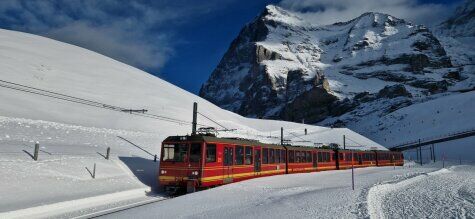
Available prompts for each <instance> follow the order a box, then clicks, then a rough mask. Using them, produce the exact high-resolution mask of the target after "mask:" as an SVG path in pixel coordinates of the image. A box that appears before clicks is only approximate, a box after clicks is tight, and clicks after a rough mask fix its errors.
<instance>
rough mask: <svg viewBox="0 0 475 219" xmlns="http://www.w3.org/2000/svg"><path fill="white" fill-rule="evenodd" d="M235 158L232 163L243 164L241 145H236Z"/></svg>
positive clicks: (242, 148)
mask: <svg viewBox="0 0 475 219" xmlns="http://www.w3.org/2000/svg"><path fill="white" fill-rule="evenodd" d="M235 158H236V160H235V161H234V164H236V165H242V164H244V147H243V146H236V156H235Z"/></svg>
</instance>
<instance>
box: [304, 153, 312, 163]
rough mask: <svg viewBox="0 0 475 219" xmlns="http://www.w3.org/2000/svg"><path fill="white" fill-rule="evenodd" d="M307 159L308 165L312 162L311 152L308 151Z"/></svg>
mask: <svg viewBox="0 0 475 219" xmlns="http://www.w3.org/2000/svg"><path fill="white" fill-rule="evenodd" d="M305 157H306V158H307V159H306V160H307V163H311V162H312V153H310V151H307V152H305Z"/></svg>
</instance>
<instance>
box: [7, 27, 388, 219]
mask: <svg viewBox="0 0 475 219" xmlns="http://www.w3.org/2000/svg"><path fill="white" fill-rule="evenodd" d="M0 69H2V70H1V73H0V80H1V81H0V103H1V104H0V175H2V177H1V178H0V212H4V211H12V210H17V209H24V208H27V207H37V206H40V205H48V204H53V203H57V202H64V201H70V200H75V199H82V200H83V201H79V202H67V203H69V204H68V205H64V204H59V205H58V206H56V207H55V208H54V209H49V208H48V209H47V211H45V213H47V215H50V214H49V213H58V212H60V211H61V212H62V211H68V210H69V211H71V210H73V209H71V208H74V209H79V208H82V207H86V206H91V204H88V200H89V199H88V197H91V196H100V197H99V198H97V199H94V200H103V198H101V197H102V196H103V195H106V196H107V195H108V194H110V193H115V192H123V193H118V194H116V195H112V196H110V197H121V198H122V199H124V197H123V196H124V194H125V195H128V194H131V197H132V198H135V199H139V200H141V201H143V200H144V199H145V200H148V199H150V197H148V196H147V194H148V193H149V192H150V188H156V183H157V180H156V173H157V168H158V165H157V164H158V163H156V162H153V155H155V154H156V155H160V144H161V142H162V140H163V139H164V138H165V137H167V136H170V135H186V134H189V133H190V132H191V124H190V123H191V119H192V106H193V102H198V110H199V112H200V113H202V114H204V115H206V116H208V117H210V118H212V119H213V120H215V121H217V122H219V123H220V124H222V125H223V126H225V127H226V128H229V129H236V131H233V132H225V133H222V134H220V136H232V137H243V138H254V139H259V140H261V141H263V142H279V138H278V136H279V134H280V127H284V129H285V131H286V132H285V138H286V139H288V138H293V139H294V140H299V139H298V138H297V137H295V136H294V135H302V134H303V133H304V130H305V129H307V130H308V132H309V133H316V132H324V133H325V135H321V136H320V137H319V138H318V139H312V141H311V142H306V144H309V145H313V142H314V141H316V140H318V142H322V143H326V144H328V143H338V144H342V135H346V136H348V138H351V139H354V140H355V141H357V142H359V143H361V144H364V145H365V147H364V148H359V149H370V148H372V147H377V148H379V149H382V150H385V148H384V147H382V146H381V145H379V144H377V143H375V142H373V141H371V140H370V139H367V138H365V137H363V136H361V135H359V134H357V133H355V132H353V131H351V130H349V129H346V128H341V129H331V128H325V127H319V126H313V125H303V124H298V123H291V122H282V121H272V120H258V119H249V118H245V117H242V116H240V115H237V114H235V113H232V112H229V111H226V110H223V109H221V108H219V107H217V106H216V105H214V104H212V103H210V102H208V101H206V100H204V99H202V98H200V97H198V96H196V95H193V94H191V93H189V92H187V91H184V90H182V89H180V88H178V87H176V86H174V85H172V84H170V83H167V82H165V81H163V80H161V79H159V78H156V77H154V76H152V75H150V74H148V73H146V72H143V71H140V70H138V69H136V68H133V67H131V66H128V65H125V64H123V63H120V62H118V61H115V60H113V59H110V58H107V57H105V56H102V55H99V54H97V53H94V52H91V51H88V50H85V49H82V48H79V47H76V46H72V45H69V44H65V43H61V42H58V41H54V40H51V39H48V38H44V37H40V36H35V35H31V34H26V33H20V32H14V31H8V30H0ZM5 81H7V82H13V83H17V84H22V85H26V86H30V87H35V88H40V89H45V90H48V91H53V92H56V93H61V94H65V95H70V96H74V97H78V98H84V99H88V100H93V101H97V102H100V103H104V104H109V105H114V106H119V107H123V108H127V109H147V110H148V113H151V114H154V115H160V116H166V117H169V118H174V119H179V120H183V121H184V122H178V123H173V122H168V121H164V120H155V119H151V118H144V117H140V116H135V115H131V114H128V113H123V112H117V111H112V110H107V109H104V108H97V107H92V106H87V105H82V104H77V103H72V102H67V101H64V100H59V99H54V98H50V97H44V96H39V95H35V94H32V93H27V92H20V91H18V90H12V89H8V88H5V87H3V86H5V85H11V84H8V83H7V82H5ZM16 87H18V86H16ZM106 108H110V107H106ZM198 122H199V123H200V124H203V125H207V126H216V124H214V123H213V122H211V121H208V120H206V119H205V118H204V117H202V116H199V119H198ZM118 136H120V137H123V138H125V139H127V140H128V141H131V142H132V143H134V144H136V145H138V146H139V147H141V148H143V149H145V150H147V151H148V152H150V153H151V155H150V154H147V153H146V152H144V151H142V150H140V149H138V148H137V147H135V146H133V145H132V144H130V143H128V142H127V141H125V140H122V139H121V138H118ZM36 141H39V144H40V149H41V151H40V152H39V160H38V161H33V159H32V157H33V156H32V154H33V146H34V144H35V142H36ZM294 143H295V144H303V143H298V142H294ZM350 146H351V144H350ZM109 147H110V148H111V157H110V159H109V160H106V159H105V153H106V149H107V148H109ZM93 166H96V167H97V171H96V175H95V178H94V179H93V178H92V175H93V174H92V172H93ZM12 182H15V183H12ZM32 182H33V183H32ZM107 197H109V196H107ZM131 197H129V198H131ZM91 200H92V199H91ZM107 201H111V202H117V201H119V200H115V199H114V198H112V199H111V198H109V199H107ZM129 201H130V200H129ZM71 203H72V204H71ZM75 203H77V206H76V204H75ZM79 203H82V204H81V205H79ZM124 203H127V201H124V202H123V203H122V204H124ZM96 204H107V203H96ZM108 207H111V206H110V205H108ZM40 208H41V207H40ZM41 209H42V208H41ZM94 209H95V210H97V206H96V208H94ZM37 210H38V209H37ZM43 210H44V209H43ZM38 211H41V210H38ZM26 212H30V213H31V212H32V211H30V210H26ZM34 212H36V210H35V211H34ZM82 214H84V212H79V213H78V215H82ZM38 215H40V214H38ZM38 215H35V216H38ZM69 216H71V215H69ZM69 216H68V217H69ZM0 217H2V216H1V214H0Z"/></svg>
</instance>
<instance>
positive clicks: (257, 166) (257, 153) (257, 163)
mask: <svg viewBox="0 0 475 219" xmlns="http://www.w3.org/2000/svg"><path fill="white" fill-rule="evenodd" d="M254 172H256V175H260V172H261V148H260V147H255V148H254Z"/></svg>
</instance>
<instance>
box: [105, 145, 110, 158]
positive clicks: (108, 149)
mask: <svg viewBox="0 0 475 219" xmlns="http://www.w3.org/2000/svg"><path fill="white" fill-rule="evenodd" d="M110 153H111V148H110V147H107V153H106V160H109V155H110Z"/></svg>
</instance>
